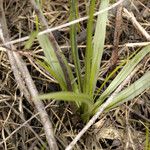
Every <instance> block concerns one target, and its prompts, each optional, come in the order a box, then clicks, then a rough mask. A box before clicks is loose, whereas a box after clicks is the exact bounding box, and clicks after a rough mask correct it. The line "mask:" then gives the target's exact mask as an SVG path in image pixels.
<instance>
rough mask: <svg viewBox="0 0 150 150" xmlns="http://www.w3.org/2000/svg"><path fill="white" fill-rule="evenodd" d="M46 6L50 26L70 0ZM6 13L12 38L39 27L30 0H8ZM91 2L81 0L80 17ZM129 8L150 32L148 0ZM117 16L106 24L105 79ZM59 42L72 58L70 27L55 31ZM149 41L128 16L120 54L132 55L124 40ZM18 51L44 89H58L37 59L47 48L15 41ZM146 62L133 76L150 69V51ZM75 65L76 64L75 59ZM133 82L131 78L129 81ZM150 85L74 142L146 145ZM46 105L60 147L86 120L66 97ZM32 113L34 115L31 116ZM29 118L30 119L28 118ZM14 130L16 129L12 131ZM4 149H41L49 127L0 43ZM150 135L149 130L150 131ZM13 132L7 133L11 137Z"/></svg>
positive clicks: (62, 19)
mask: <svg viewBox="0 0 150 150" xmlns="http://www.w3.org/2000/svg"><path fill="white" fill-rule="evenodd" d="M43 2H44V4H43V12H44V15H45V17H46V18H47V21H48V24H49V26H50V27H54V26H57V25H60V24H64V23H66V22H68V18H69V2H68V1H67V0H45V1H43ZM4 7H5V13H6V17H7V24H8V28H9V32H10V35H11V39H12V40H13V39H17V38H20V37H24V36H26V35H29V34H30V33H31V32H32V31H33V29H35V24H34V23H35V14H34V13H33V11H32V8H31V6H30V3H29V2H28V1H27V0H24V1H19V0H14V1H9V0H6V1H5V5H4ZM87 7H88V4H87V3H86V1H81V0H80V1H79V13H80V17H82V16H85V14H86V9H87ZM128 9H129V10H130V11H132V12H133V13H134V15H135V18H136V19H137V21H138V22H139V23H140V24H141V25H142V26H143V27H144V29H145V30H146V32H147V33H149V34H150V2H148V0H141V1H140V0H139V1H138V0H136V1H135V0H134V1H133V3H132V5H131V7H130V8H129V7H128ZM114 18H115V16H114V15H111V16H110V18H109V22H108V26H107V38H106V50H105V53H104V55H103V63H102V72H101V77H100V79H99V83H101V82H102V81H103V80H104V78H105V76H106V75H107V74H108V73H109V72H107V70H108V68H107V67H108V64H109V59H110V57H111V52H112V48H111V47H112V44H113V42H112V41H113V33H114V27H115V19H114ZM80 25H81V31H83V30H85V27H86V22H85V21H84V22H81V23H80ZM55 36H56V39H57V40H58V43H59V44H60V45H61V46H62V47H63V46H65V48H63V49H62V52H63V53H64V54H65V55H66V56H67V58H68V60H69V61H70V64H71V63H72V59H71V57H70V49H69V28H63V29H61V30H59V31H57V32H55ZM141 42H148V41H147V39H146V38H145V37H144V36H143V35H142V34H141V32H139V30H138V29H137V28H135V27H134V26H133V25H132V23H131V22H130V21H129V20H128V19H127V18H126V17H125V18H123V25H122V34H121V37H120V43H119V45H120V47H119V60H118V62H117V64H120V63H121V61H122V60H124V59H126V58H128V56H129V55H130V54H131V53H133V52H134V51H135V50H136V49H137V48H140V47H141V46H140V47H138V46H137V47H135V46H134V47H127V46H126V47H123V48H121V46H122V45H124V44H126V43H135V44H136V43H137V45H138V43H141ZM15 46H16V47H17V51H18V53H19V54H21V55H22V56H23V58H24V60H25V61H26V64H27V67H28V69H29V71H30V74H31V75H32V78H33V80H34V81H35V84H36V87H37V89H38V91H39V92H40V93H43V92H49V91H58V90H59V86H58V85H57V83H56V81H55V80H54V79H53V78H52V77H51V76H50V75H49V74H48V73H47V72H46V71H44V70H43V69H42V68H41V67H40V66H38V65H37V64H36V62H35V61H34V60H35V58H40V57H41V56H42V55H43V51H42V50H41V48H40V47H39V45H38V43H37V42H36V41H35V42H34V44H33V46H32V48H31V49H29V50H26V49H24V42H22V43H17V44H15ZM80 46H81V47H82V48H80V51H81V59H82V56H84V50H85V48H84V46H85V40H83V42H81V43H80ZM141 63H142V67H141V69H140V70H139V71H138V72H137V73H136V74H135V76H134V78H133V79H132V80H131V82H133V81H135V80H137V79H138V78H139V77H141V75H142V74H143V73H144V72H146V71H147V70H150V65H149V64H150V56H147V57H146V58H145V59H144V60H143V62H141ZM71 65H72V64H71ZM129 84H130V83H129ZM149 99H150V90H147V91H145V92H144V93H143V94H141V95H140V96H138V97H137V98H135V99H134V100H132V101H131V102H129V103H126V104H124V105H122V106H120V107H118V108H116V109H114V110H112V111H111V112H109V113H107V114H105V115H103V116H101V117H100V118H99V120H97V122H96V123H95V124H94V125H93V127H92V128H91V129H90V131H89V132H87V133H86V134H85V135H84V136H83V138H82V139H81V140H80V141H79V142H78V145H76V148H75V149H77V150H80V149H85V150H87V149H88V150H92V149H93V150H94V149H95V150H96V149H106V150H109V149H116V150H123V149H126V150H129V149H133V150H142V149H144V147H145V141H146V128H149V125H150V101H149ZM44 104H45V107H46V111H47V113H48V115H49V116H50V120H51V121H52V123H53V127H54V133H55V136H56V139H57V142H58V146H59V148H60V149H61V150H64V149H65V147H66V146H67V145H68V144H69V143H70V142H71V141H72V139H73V138H74V137H75V135H76V134H77V133H78V132H79V131H80V130H81V129H82V127H83V126H84V124H83V123H82V121H81V120H79V119H78V115H77V114H72V112H71V110H70V108H69V106H68V104H66V103H63V102H61V103H60V102H55V101H49V102H48V101H45V102H44ZM31 117H32V119H31ZM25 122H26V123H25ZM14 131H15V132H14ZM0 132H1V135H0V143H1V142H2V141H3V143H2V144H1V145H0V149H2V150H7V149H12V150H15V149H16V150H19V149H22V150H41V149H48V144H47V141H46V138H45V133H44V130H43V127H42V124H41V121H40V119H39V117H38V115H37V114H36V111H35V108H34V107H33V106H31V104H30V103H29V102H28V101H27V100H26V99H25V98H24V96H23V94H22V92H20V90H19V87H18V84H17V83H16V81H15V79H14V76H13V73H12V71H11V67H10V63H9V60H8V57H7V55H6V52H5V50H4V49H2V48H1V47H0ZM149 136H150V135H149ZM7 137H9V138H7Z"/></svg>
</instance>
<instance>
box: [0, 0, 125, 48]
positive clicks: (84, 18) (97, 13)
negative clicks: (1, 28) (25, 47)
mask: <svg viewBox="0 0 150 150" xmlns="http://www.w3.org/2000/svg"><path fill="white" fill-rule="evenodd" d="M123 1H125V0H119V1H118V2H116V3H115V4H113V5H111V6H110V7H108V8H106V9H103V10H101V11H98V12H96V13H95V14H94V16H98V15H99V14H102V13H104V12H106V11H108V10H111V9H113V8H115V7H116V6H118V5H119V4H121V3H122V2H123ZM88 18H89V16H86V17H82V18H79V19H76V20H74V21H70V22H68V23H65V24H63V25H60V26H57V27H53V28H49V29H46V30H44V31H42V32H39V34H38V35H42V34H45V33H49V32H52V31H56V30H59V29H62V28H65V27H68V26H71V25H73V24H76V23H79V22H82V21H84V20H87V19H88ZM28 39H29V36H25V37H23V38H20V39H16V40H12V41H9V42H6V43H5V45H8V44H16V43H20V42H23V41H26V40H28ZM0 46H2V45H0Z"/></svg>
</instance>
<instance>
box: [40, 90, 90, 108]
mask: <svg viewBox="0 0 150 150" xmlns="http://www.w3.org/2000/svg"><path fill="white" fill-rule="evenodd" d="M38 98H39V99H52V98H53V99H56V100H63V101H72V102H80V103H85V104H87V105H88V106H89V107H92V103H91V102H90V101H91V98H90V97H89V95H86V94H82V93H75V92H55V93H49V94H43V95H39V96H38Z"/></svg>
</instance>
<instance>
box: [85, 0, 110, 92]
mask: <svg viewBox="0 0 150 150" xmlns="http://www.w3.org/2000/svg"><path fill="white" fill-rule="evenodd" d="M108 5H109V0H101V5H100V10H101V9H105V8H107V7H108ZM107 14H108V12H104V13H102V14H100V15H98V20H97V23H96V29H95V35H94V41H93V42H94V43H93V46H94V50H93V54H92V68H91V72H90V81H89V79H88V84H89V86H90V90H89V93H90V95H93V94H94V90H95V88H96V82H97V78H98V72H99V66H100V63H101V58H102V54H103V50H104V42H105V34H106V22H107ZM90 63H91V62H90Z"/></svg>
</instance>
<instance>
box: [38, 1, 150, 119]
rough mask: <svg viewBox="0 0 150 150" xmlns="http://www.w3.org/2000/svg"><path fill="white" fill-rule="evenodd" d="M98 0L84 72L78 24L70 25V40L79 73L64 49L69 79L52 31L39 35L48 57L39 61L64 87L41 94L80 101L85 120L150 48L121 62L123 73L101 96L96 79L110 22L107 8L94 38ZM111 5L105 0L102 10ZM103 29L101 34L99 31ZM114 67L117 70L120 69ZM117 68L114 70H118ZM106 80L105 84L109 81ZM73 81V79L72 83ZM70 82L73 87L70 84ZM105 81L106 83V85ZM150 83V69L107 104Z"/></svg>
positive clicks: (90, 22)
mask: <svg viewBox="0 0 150 150" xmlns="http://www.w3.org/2000/svg"><path fill="white" fill-rule="evenodd" d="M95 1H96V0H92V1H90V8H89V19H88V23H87V46H86V52H85V60H84V64H85V65H84V67H85V70H84V72H82V71H81V70H83V68H81V64H80V60H79V54H78V48H77V42H76V41H77V27H78V26H77V25H76V24H74V25H71V26H70V41H71V49H72V58H73V61H74V65H75V76H74V75H73V72H72V70H71V68H70V66H69V65H68V63H67V60H66V58H65V57H64V55H63V54H62V53H61V52H60V49H59V51H58V52H59V56H60V57H61V59H62V61H63V63H64V64H65V65H66V68H67V69H66V71H67V72H68V75H69V76H68V77H67V78H68V79H69V80H66V77H65V74H64V72H63V69H62V65H61V64H60V61H59V60H58V57H57V54H56V53H58V52H56V51H55V50H54V48H53V46H52V44H51V42H50V40H49V38H48V35H46V34H45V35H38V36H37V38H38V41H39V43H40V45H41V47H42V48H43V50H44V54H45V59H44V62H42V61H38V62H39V64H41V65H42V66H43V67H44V68H45V69H46V70H47V71H49V72H50V74H51V75H52V76H53V77H54V78H55V79H56V80H57V81H58V83H59V85H60V87H61V89H62V91H60V92H57V93H48V94H43V95H40V96H39V98H40V99H52V98H54V99H56V100H64V101H73V102H76V104H77V106H78V107H79V108H80V109H81V112H82V116H83V120H84V121H88V119H89V117H90V116H91V115H93V114H94V113H95V112H96V111H97V109H98V108H99V107H100V106H101V105H102V104H103V102H104V101H105V100H106V99H107V98H108V97H109V96H110V95H111V93H112V92H113V91H115V89H116V88H117V87H118V86H119V85H120V84H121V83H122V82H123V81H124V80H125V79H126V78H127V77H128V75H129V74H130V73H131V72H132V71H133V70H134V68H135V67H136V66H137V65H138V63H139V62H140V61H141V60H142V59H143V58H144V57H145V56H146V55H147V54H148V53H149V52H150V45H149V46H146V47H144V48H143V49H141V50H140V51H139V52H138V53H137V54H135V55H134V56H133V57H132V59H130V60H129V61H128V62H124V63H123V64H121V65H120V66H119V68H122V70H121V71H120V73H119V74H118V75H117V76H116V77H115V78H114V80H113V81H112V82H111V83H110V85H109V86H108V87H107V88H106V89H105V91H104V92H103V93H102V94H101V95H100V96H99V97H98V98H97V94H98V93H99V91H101V89H102V87H100V89H99V90H96V89H97V87H96V83H97V80H98V74H99V71H100V67H99V66H100V63H101V59H102V54H103V51H104V41H105V34H106V22H107V14H108V12H107V11H106V12H104V13H102V14H99V15H98V18H97V23H96V29H95V34H94V39H93V41H92V31H93V18H94V16H93V14H94V9H95ZM108 5H109V0H101V5H100V8H99V9H100V10H101V9H105V8H107V7H108ZM70 6H71V11H70V20H74V19H76V18H77V16H78V10H77V9H76V8H75V6H76V0H70ZM99 33H101V34H99ZM116 71H117V69H116V70H114V72H116ZM114 72H113V73H114ZM107 80H108V78H106V81H104V84H106V82H107ZM68 82H70V83H68ZM68 84H69V85H70V88H68ZM104 84H103V85H104ZM103 85H102V86H103ZM149 87H150V72H147V73H146V74H145V75H143V76H142V77H141V78H140V79H139V80H137V81H136V82H134V83H133V84H131V85H130V86H129V87H127V88H125V89H124V90H122V91H121V92H119V93H118V94H117V95H116V96H115V97H114V99H113V102H112V103H111V104H109V105H108V106H107V108H106V109H107V111H109V110H110V109H112V108H114V107H116V106H118V104H121V103H123V102H125V101H128V100H131V99H133V98H134V97H136V96H137V95H139V94H140V93H142V92H143V91H144V90H145V89H147V88H149Z"/></svg>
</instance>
